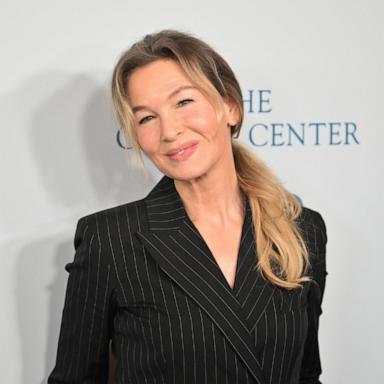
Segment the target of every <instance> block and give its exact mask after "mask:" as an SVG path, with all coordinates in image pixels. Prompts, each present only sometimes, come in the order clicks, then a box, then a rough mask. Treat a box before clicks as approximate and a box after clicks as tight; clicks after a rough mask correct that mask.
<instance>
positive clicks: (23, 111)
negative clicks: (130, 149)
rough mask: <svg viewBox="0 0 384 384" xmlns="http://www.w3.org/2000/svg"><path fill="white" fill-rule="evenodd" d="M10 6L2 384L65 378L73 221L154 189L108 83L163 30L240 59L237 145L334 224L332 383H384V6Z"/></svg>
mask: <svg viewBox="0 0 384 384" xmlns="http://www.w3.org/2000/svg"><path fill="white" fill-rule="evenodd" d="M1 5H2V7H1V12H0V39H1V71H0V84H1V88H0V127H1V128H0V156H1V157H0V160H1V161H0V172H1V188H0V193H1V195H0V252H1V256H0V257H1V270H0V273H1V280H0V295H1V296H0V297H1V317H0V340H1V344H2V348H1V351H0V361H1V369H0V382H1V383H15V384H24V383H43V382H45V381H46V378H47V376H48V374H49V373H50V371H51V370H52V368H53V365H54V360H55V355H56V348H57V338H58V332H59V326H60V318H61V310H62V306H63V303H64V291H65V284H66V279H67V275H68V274H67V272H66V271H65V270H64V265H65V264H66V263H67V262H69V261H72V259H73V254H74V251H73V236H74V230H75V225H76V222H77V219H78V218H79V217H80V216H83V215H85V214H88V213H91V212H94V211H96V210H99V209H104V208H107V207H111V206H113V205H117V204H122V203H125V202H128V201H132V200H134V199H138V198H141V197H143V196H144V195H145V194H146V193H147V192H148V191H149V190H150V189H151V188H152V186H153V185H154V184H155V182H156V181H157V180H158V179H159V178H160V176H161V175H160V174H159V173H157V172H156V171H155V170H154V169H153V168H152V167H151V170H152V175H153V177H152V179H150V180H145V179H144V178H143V177H142V176H141V175H140V171H139V170H138V167H137V166H136V165H135V162H134V161H130V159H129V157H131V159H134V156H132V155H130V156H127V151H125V150H123V149H121V148H120V147H119V146H118V145H117V143H116V131H117V126H116V124H115V123H114V121H113V118H112V113H111V106H110V95H109V88H108V87H109V81H110V76H111V71H112V68H113V66H114V64H115V62H116V60H117V57H118V56H119V54H120V53H121V52H122V51H123V50H124V49H126V48H127V47H128V46H129V45H130V44H131V43H132V42H133V41H134V40H136V39H138V38H140V37H141V36H143V35H144V34H146V33H150V32H153V31H156V30H159V29H162V28H179V29H182V30H184V31H187V32H192V33H195V34H196V35H197V36H199V37H201V38H203V39H205V40H206V41H207V42H209V43H210V44H211V45H213V46H214V47H215V48H216V49H217V50H218V51H219V52H220V53H222V55H223V56H224V57H225V58H226V59H227V60H228V61H229V63H230V64H231V65H232V67H233V69H234V70H235V72H236V73H237V75H238V78H239V81H240V83H241V86H242V89H243V92H244V98H245V99H246V100H249V99H250V97H251V96H252V97H253V100H252V103H253V104H252V109H253V112H251V111H250V109H251V107H250V101H245V103H246V104H245V105H246V110H247V114H246V120H245V122H244V126H243V130H242V133H241V136H240V140H241V141H242V142H244V143H245V144H246V145H247V146H249V147H250V148H251V149H252V150H254V151H255V152H256V153H258V154H259V155H260V156H261V157H262V158H263V159H264V160H265V161H267V163H268V164H270V165H271V167H272V168H273V169H274V170H275V172H276V173H277V174H278V175H279V176H280V178H281V179H282V180H283V182H284V183H285V185H286V186H287V188H289V189H290V190H291V191H292V192H294V193H295V194H297V195H299V196H300V197H301V199H302V200H303V201H304V204H305V205H307V206H309V207H311V208H313V209H315V210H318V211H319V212H320V213H321V214H322V215H323V217H324V219H325V221H326V224H327V230H328V238H329V242H328V254H327V257H328V259H327V262H328V265H327V269H328V272H329V275H328V280H327V286H326V292H325V298H324V305H323V311H324V313H323V315H322V317H321V324H320V327H321V329H320V347H321V355H322V365H323V370H324V374H323V376H322V378H323V381H324V383H335V384H339V383H349V384H354V383H356V384H361V383H369V384H375V383H382V382H383V380H384V373H383V368H382V365H383V353H382V346H383V343H384V337H383V332H382V325H381V324H382V321H383V315H384V309H383V302H384V300H383V295H382V291H383V289H382V282H381V277H382V271H383V270H384V262H383V259H384V258H383V251H382V246H380V245H381V241H382V239H383V230H384V226H383V214H384V209H383V175H384V172H383V171H384V161H383V153H382V151H381V147H382V145H383V143H384V130H383V129H382V126H383V122H382V120H383V118H382V113H381V111H382V105H381V104H382V102H383V96H382V91H383V86H384V82H383V68H384V53H383V47H384V39H383V32H384V27H383V11H384V5H383V2H381V1H380V0H377V1H374V0H356V1H351V0H348V1H347V0H339V1H337V0H336V1H335V0H332V1H331V0H323V1H321V2H314V1H308V0H291V1H283V0H281V1H273V0H272V1H271V0H270V1H258V0H257V1H256V0H253V1H245V0H242V1H236V2H224V1H202V0H193V1H190V2H179V1H161V2H159V1H149V2H146V3H144V2H139V1H136V2H132V1H128V0H125V1H122V0H115V1H109V2H107V1H96V0H92V1H88V0H83V1H75V0H67V1H65V2H64V1H61V2H58V1H52V0H50V1H48V0H35V1H32V2H28V1H20V0H19V1H17V0H12V1H4V0H3V1H2V2H1ZM260 95H261V100H260V97H259V96H260ZM260 101H261V105H260ZM348 122H349V123H350V125H346V124H345V123H348ZM314 123H318V125H317V129H318V134H319V136H318V138H317V140H316V125H314ZM331 123H332V124H331ZM261 124H263V125H261ZM319 124H320V125H319ZM289 125H290V126H291V127H292V128H294V129H295V130H296V132H299V133H300V135H299V136H300V137H301V142H303V144H302V143H301V142H300V140H298V139H297V137H296V136H294V134H293V133H292V129H291V130H290V128H289ZM301 129H303V132H304V137H302V132H301ZM346 129H348V132H349V135H346ZM289 134H291V137H289ZM289 142H290V144H291V145H288V144H289ZM261 144H265V145H261Z"/></svg>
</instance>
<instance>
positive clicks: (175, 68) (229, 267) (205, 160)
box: [128, 59, 243, 285]
mask: <svg viewBox="0 0 384 384" xmlns="http://www.w3.org/2000/svg"><path fill="white" fill-rule="evenodd" d="M180 87H184V89H182V90H180ZM177 90H178V91H177ZM175 91H177V92H176V93H175ZM128 94H129V101H130V104H131V106H132V108H133V110H134V111H135V121H136V125H135V130H136V135H137V138H138V142H139V144H140V147H141V149H142V150H143V151H144V153H145V154H146V155H147V157H148V158H149V159H150V160H151V161H152V162H153V163H154V164H155V166H156V167H157V168H158V169H159V170H160V171H161V172H162V173H164V174H165V175H167V176H169V177H171V178H173V179H174V183H175V187H176V189H177V191H178V193H179V195H180V197H181V199H182V201H183V204H184V206H185V209H186V212H187V214H188V216H189V217H190V218H191V220H192V221H193V223H194V225H195V226H196V228H197V229H198V230H199V232H200V234H201V235H202V236H203V238H204V239H205V241H206V243H207V244H208V246H209V248H210V250H211V252H212V254H213V255H214V257H215V259H216V261H217V262H218V264H219V266H220V268H221V270H222V272H223V274H224V275H225V277H226V278H227V281H228V282H229V284H230V285H232V284H233V281H234V277H235V270H236V269H235V268H236V261H237V254H238V246H239V242H240V236H241V228H242V223H243V200H242V195H241V192H240V188H239V186H238V182H237V176H236V170H235V166H234V160H233V152H232V146H231V136H230V128H229V126H228V125H235V124H236V123H237V121H238V118H239V115H238V111H237V109H236V108H234V107H233V106H232V105H231V104H230V103H227V102H225V101H224V100H222V103H223V104H222V106H223V111H224V113H223V115H222V118H221V120H220V121H218V120H217V118H216V113H215V110H214V108H213V106H212V104H211V103H210V101H209V100H208V99H207V97H206V96H205V95H204V94H203V93H201V92H200V91H199V90H198V89H196V87H195V86H194V84H193V83H192V82H191V81H190V80H189V79H188V77H187V76H186V75H185V73H184V72H183V70H182V69H181V67H180V66H179V65H178V64H177V63H176V62H174V61H172V60H168V59H162V60H157V61H155V62H152V63H150V64H148V65H146V66H143V67H140V68H138V69H136V70H135V71H134V72H133V73H132V74H131V76H130V78H129V81H128ZM170 95H171V96H170ZM189 141H196V142H197V147H196V150H195V152H194V153H193V154H192V156H190V157H189V158H188V159H185V160H182V161H174V160H171V159H170V158H169V156H167V155H166V153H167V152H168V151H169V150H171V149H174V148H177V147H179V146H180V145H181V144H184V143H186V142H189Z"/></svg>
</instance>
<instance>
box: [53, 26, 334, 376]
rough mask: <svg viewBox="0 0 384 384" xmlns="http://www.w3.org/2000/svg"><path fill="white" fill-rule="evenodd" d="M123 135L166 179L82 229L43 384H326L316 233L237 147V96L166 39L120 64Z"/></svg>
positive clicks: (206, 52)
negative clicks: (111, 381)
mask: <svg viewBox="0 0 384 384" xmlns="http://www.w3.org/2000/svg"><path fill="white" fill-rule="evenodd" d="M112 95H113V101H114V106H115V109H116V112H117V116H118V118H119V122H120V125H121V129H122V131H123V133H124V134H125V135H126V137H127V139H129V140H130V142H131V143H132V145H133V147H134V149H135V150H136V153H137V155H138V159H139V161H141V163H142V159H141V151H142V152H144V153H145V154H146V155H147V156H148V158H149V159H150V160H151V161H152V162H153V163H154V164H155V166H156V167H157V168H158V169H159V170H160V171H161V172H162V173H163V174H164V177H163V178H162V179H161V180H160V181H159V182H158V184H157V185H156V186H155V187H154V188H153V189H152V191H151V192H150V193H149V194H148V195H147V196H146V197H145V198H143V199H141V200H138V201H134V202H130V203H127V204H124V205H120V206H117V207H113V208H109V209H106V210H103V211H100V212H96V213H93V214H90V215H88V216H85V217H82V218H81V219H80V220H79V222H78V225H77V229H76V234H75V240H74V243H75V248H76V253H75V257H74V261H73V262H72V263H69V264H68V265H67V266H66V269H67V271H68V272H69V273H70V274H69V280H68V285H67V291H66V299H65V305H64V310H63V318H62V324H61V331H60V337H59V345H58V352H57V362H56V366H55V368H54V370H53V372H52V373H51V375H50V378H49V379H48V383H51V384H53V383H105V382H107V376H108V353H109V342H110V340H111V341H112V348H113V352H114V355H115V358H116V372H115V375H116V382H117V383H175V384H180V383H199V384H200V383H209V384H210V383H230V384H232V383H258V384H264V383H273V384H277V383H281V384H287V383H291V384H293V383H319V375H320V373H321V366H320V358H319V349H318V337H317V332H318V318H319V315H320V313H321V301H322V295H323V291H324V285H325V275H326V271H325V245H326V241H327V237H326V228H325V224H324V221H323V219H322V217H321V216H320V214H319V213H317V212H316V211H313V210H311V209H309V208H306V207H302V206H301V205H300V203H299V202H298V200H297V199H296V198H295V197H294V196H293V195H292V194H291V193H289V192H288V191H287V190H286V189H285V188H284V187H283V186H282V185H281V184H280V183H279V181H278V180H277V179H276V178H275V176H274V175H273V174H272V172H271V171H270V170H269V169H268V168H267V167H266V166H265V165H264V164H263V163H262V162H261V161H260V160H258V159H257V158H256V157H255V156H254V155H253V154H251V153H250V152H249V151H248V150H246V149H245V148H244V147H243V146H241V145H240V144H239V143H237V142H236V141H235V139H234V137H237V135H238V134H239V131H240V127H241V123H242V119H243V101H242V95H241V91H240V87H239V84H238V82H237V80H236V78H235V76H234V74H233V72H232V70H231V69H230V67H229V66H228V64H227V63H226V62H225V61H224V59H223V58H222V57H221V56H219V55H218V54H217V53H216V52H215V51H214V50H213V49H212V48H211V47H209V46H208V45H207V44H205V43H204V42H202V41H201V40H199V39H196V38H195V37H192V36H190V35H188V34H184V33H180V32H177V31H172V30H164V31H161V32H159V33H155V34H152V35H147V36H145V37H144V38H143V39H142V40H141V41H139V42H137V43H136V44H134V45H133V46H132V47H131V48H130V49H129V50H128V51H126V52H125V53H124V54H123V55H122V56H121V58H120V60H119V61H118V63H117V65H116V67H115V70H114V73H113V79H112Z"/></svg>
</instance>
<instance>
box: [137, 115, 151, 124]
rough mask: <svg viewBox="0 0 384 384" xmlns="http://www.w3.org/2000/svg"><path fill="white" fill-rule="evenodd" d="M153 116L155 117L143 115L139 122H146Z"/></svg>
mask: <svg viewBox="0 0 384 384" xmlns="http://www.w3.org/2000/svg"><path fill="white" fill-rule="evenodd" d="M153 117H154V116H145V117H143V118H142V119H140V120H139V124H144V123H146V122H147V121H150V120H152V118H153Z"/></svg>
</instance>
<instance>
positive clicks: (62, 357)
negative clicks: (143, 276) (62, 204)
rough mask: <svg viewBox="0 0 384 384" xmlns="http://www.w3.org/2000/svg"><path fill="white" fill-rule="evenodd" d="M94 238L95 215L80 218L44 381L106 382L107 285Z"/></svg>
mask: <svg viewBox="0 0 384 384" xmlns="http://www.w3.org/2000/svg"><path fill="white" fill-rule="evenodd" d="M99 238H100V236H99V234H98V231H97V225H96V224H95V218H94V217H92V218H91V216H85V217H82V218H80V219H79V221H78V223H77V227H76V232H75V238H74V246H75V256H74V260H73V261H72V262H71V263H68V264H66V266H65V269H66V271H67V272H69V276H68V280H67V287H66V293H65V302H64V309H63V312H62V319H61V327H60V334H59V341H58V347H57V355H56V364H55V367H54V369H53V371H52V372H51V374H50V376H49V378H48V384H58V383H60V384H69V383H71V384H75V383H76V384H80V383H87V384H96V383H97V384H101V383H107V380H108V354H109V340H110V337H111V323H112V319H111V317H112V310H113V308H112V307H113V306H112V300H111V295H112V289H111V286H112V284H111V275H110V265H108V263H106V262H105V261H103V260H102V252H101V247H100V243H99Z"/></svg>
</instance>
